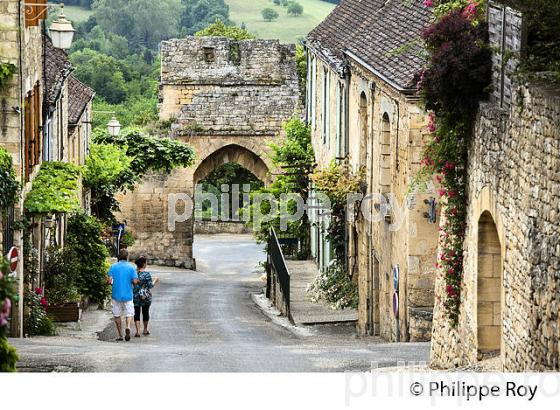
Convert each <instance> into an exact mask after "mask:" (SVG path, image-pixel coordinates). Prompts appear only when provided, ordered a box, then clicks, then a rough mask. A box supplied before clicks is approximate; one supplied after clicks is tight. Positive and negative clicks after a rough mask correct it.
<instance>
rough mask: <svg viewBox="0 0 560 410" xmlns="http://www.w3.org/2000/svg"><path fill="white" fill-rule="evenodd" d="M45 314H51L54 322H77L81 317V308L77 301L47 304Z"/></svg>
mask: <svg viewBox="0 0 560 410" xmlns="http://www.w3.org/2000/svg"><path fill="white" fill-rule="evenodd" d="M47 314H48V315H50V316H52V318H53V320H54V321H55V322H77V321H78V320H80V318H81V317H82V308H81V305H80V303H79V302H73V303H65V304H64V305H58V306H49V307H48V308H47Z"/></svg>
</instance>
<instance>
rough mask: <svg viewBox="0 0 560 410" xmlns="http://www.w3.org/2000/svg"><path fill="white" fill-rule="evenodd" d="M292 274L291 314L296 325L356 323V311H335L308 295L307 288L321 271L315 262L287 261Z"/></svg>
mask: <svg viewBox="0 0 560 410" xmlns="http://www.w3.org/2000/svg"><path fill="white" fill-rule="evenodd" d="M286 264H287V266H288V271H289V272H290V312H291V314H292V319H293V320H294V322H295V324H296V325H315V324H326V323H343V322H355V321H357V320H358V312H357V311H356V310H355V309H342V310H336V309H333V308H332V307H331V306H329V305H328V304H327V303H325V302H319V303H315V302H312V301H311V298H310V296H309V295H308V294H307V287H308V286H309V284H310V283H312V282H313V281H314V280H315V278H316V277H317V275H318V274H319V271H318V269H317V265H316V264H315V262H314V261H294V260H287V261H286Z"/></svg>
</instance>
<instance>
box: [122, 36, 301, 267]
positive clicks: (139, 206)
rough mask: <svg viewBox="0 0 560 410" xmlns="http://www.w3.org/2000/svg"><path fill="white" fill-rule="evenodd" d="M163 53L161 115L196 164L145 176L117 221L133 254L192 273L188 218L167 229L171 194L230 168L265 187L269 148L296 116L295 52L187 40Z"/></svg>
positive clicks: (125, 199)
mask: <svg viewBox="0 0 560 410" xmlns="http://www.w3.org/2000/svg"><path fill="white" fill-rule="evenodd" d="M161 50H162V55H161V56H162V69H161V85H160V117H161V119H162V120H170V121H171V122H173V125H172V131H171V134H170V137H171V138H176V139H177V140H179V141H182V142H184V143H185V144H188V145H190V146H192V147H193V148H194V150H195V152H196V160H195V164H194V165H193V166H192V167H190V168H188V169H176V170H174V171H172V172H171V173H170V174H169V175H152V176H150V177H148V178H145V180H144V181H143V183H142V184H141V185H139V186H138V187H137V189H136V190H135V191H133V192H131V193H128V194H126V195H124V196H122V197H121V198H120V199H119V200H120V203H121V215H120V217H119V218H120V219H121V220H123V221H126V223H127V225H128V227H129V229H130V230H131V232H132V233H133V235H134V236H135V238H136V243H135V244H134V247H132V248H131V249H130V251H131V252H132V253H133V254H143V255H145V256H147V257H148V259H150V260H151V261H152V262H157V263H161V264H166V265H176V266H184V267H193V266H194V261H193V258H192V243H193V237H194V230H193V218H190V219H188V220H186V221H183V222H180V223H178V224H176V226H175V228H176V229H175V231H170V230H169V229H168V224H167V223H168V216H169V209H170V207H171V208H172V207H173V204H174V199H173V197H171V202H169V199H170V195H176V194H186V195H187V196H189V197H191V198H192V197H193V194H194V189H195V187H196V184H197V183H198V182H199V181H200V180H202V179H204V178H205V177H206V176H207V175H208V174H209V173H210V172H211V171H212V170H214V169H215V168H216V167H218V166H219V165H221V164H224V163H228V162H235V163H238V164H239V165H241V166H243V167H245V168H246V169H248V170H249V171H251V172H252V173H253V174H255V176H257V177H258V178H260V179H261V180H263V181H264V182H265V183H266V182H268V181H269V179H270V171H271V168H272V164H271V163H270V159H269V156H268V153H269V147H268V144H269V143H270V142H271V141H274V140H277V139H278V138H281V127H282V124H284V123H285V122H286V121H288V120H289V119H290V118H291V117H292V116H293V115H296V114H298V113H300V106H299V105H300V102H299V101H300V100H299V98H300V94H299V81H298V76H297V72H296V64H295V46H294V45H282V44H280V43H279V42H278V41H270V40H243V41H233V40H230V39H227V38H224V37H188V38H184V39H180V40H169V41H165V42H163V43H162V47H161ZM179 202H180V203H178V205H177V206H178V207H177V208H176V210H181V211H182V209H183V208H181V207H184V206H185V204H184V203H183V201H179ZM171 212H173V210H172V211H171Z"/></svg>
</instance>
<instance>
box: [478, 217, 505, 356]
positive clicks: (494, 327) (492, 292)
mask: <svg viewBox="0 0 560 410" xmlns="http://www.w3.org/2000/svg"><path fill="white" fill-rule="evenodd" d="M502 269H503V268H502V251H501V244H500V238H499V236H498V231H497V229H496V224H495V222H494V218H492V215H491V214H490V212H484V213H483V214H482V215H481V216H480V219H479V221H478V278H477V339H478V354H479V357H480V358H483V357H484V356H488V355H496V354H499V353H500V349H501V343H502Z"/></svg>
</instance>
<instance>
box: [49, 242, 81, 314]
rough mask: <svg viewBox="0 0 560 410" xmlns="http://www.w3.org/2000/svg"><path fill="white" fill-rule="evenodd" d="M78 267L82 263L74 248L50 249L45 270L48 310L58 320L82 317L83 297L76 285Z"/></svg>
mask: <svg viewBox="0 0 560 410" xmlns="http://www.w3.org/2000/svg"><path fill="white" fill-rule="evenodd" d="M78 269H80V265H79V263H78V260H77V257H76V253H75V252H74V251H73V250H72V249H68V248H64V249H60V248H51V249H49V252H48V260H47V263H46V270H45V280H46V294H47V299H48V301H49V306H48V307H47V312H48V314H49V315H50V316H52V317H53V319H54V320H55V321H57V322H76V321H78V320H80V318H81V314H82V309H81V303H80V299H81V297H80V294H79V293H78V288H77V286H76V275H77V272H78Z"/></svg>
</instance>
